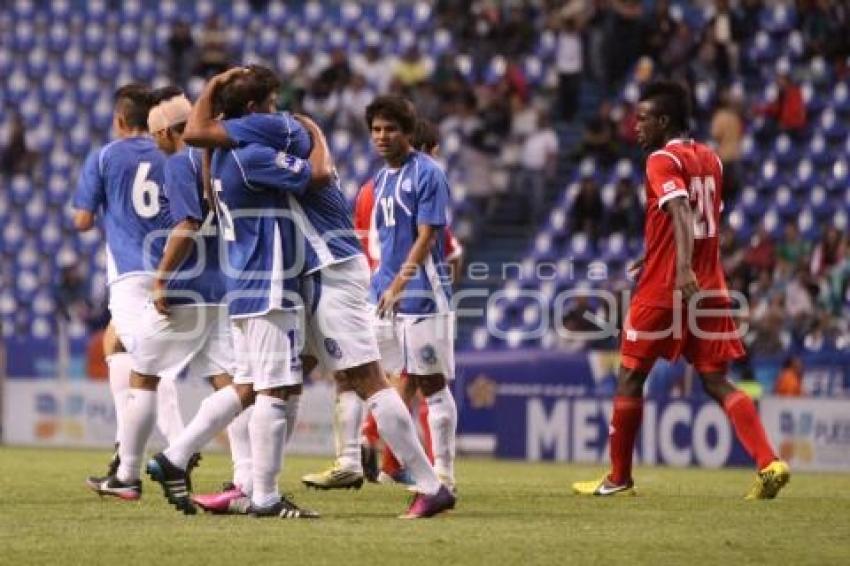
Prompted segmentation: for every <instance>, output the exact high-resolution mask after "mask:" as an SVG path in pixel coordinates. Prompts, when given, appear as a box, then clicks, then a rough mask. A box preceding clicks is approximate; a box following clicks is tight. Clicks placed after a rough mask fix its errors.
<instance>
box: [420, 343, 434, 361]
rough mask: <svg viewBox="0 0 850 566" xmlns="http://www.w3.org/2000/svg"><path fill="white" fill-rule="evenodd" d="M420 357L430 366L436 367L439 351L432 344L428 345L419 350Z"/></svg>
mask: <svg viewBox="0 0 850 566" xmlns="http://www.w3.org/2000/svg"><path fill="white" fill-rule="evenodd" d="M419 357H421V358H422V361H423V362H425V363H426V364H428V365H434V364H436V363H437V350H436V349H435V348H434V346H432V345H431V344H427V345H425V346H422V349H421V350H419Z"/></svg>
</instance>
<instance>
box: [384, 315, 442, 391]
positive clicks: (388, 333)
mask: <svg viewBox="0 0 850 566" xmlns="http://www.w3.org/2000/svg"><path fill="white" fill-rule="evenodd" d="M374 320H375V322H374V324H375V333H376V334H377V336H378V347H379V349H380V352H381V362H382V363H383V366H384V369H385V370H387V371H388V372H390V373H394V374H399V373H401V372H402V371H406V372H407V373H408V374H412V375H432V374H438V373H439V374H442V375H443V376H444V377H445V378H446V379H449V380H451V379H454V376H455V348H454V337H455V318H454V313H445V314H429V315H421V316H420V315H409V314H399V315H395V316H394V317H393V318H392V319H379V318H375V319H374Z"/></svg>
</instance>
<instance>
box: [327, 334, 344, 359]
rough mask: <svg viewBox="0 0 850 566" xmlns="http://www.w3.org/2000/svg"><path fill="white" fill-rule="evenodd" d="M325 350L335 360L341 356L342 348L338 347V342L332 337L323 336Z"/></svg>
mask: <svg viewBox="0 0 850 566" xmlns="http://www.w3.org/2000/svg"><path fill="white" fill-rule="evenodd" d="M325 350H327V352H328V355H329V356H331V357H332V358H334V359H335V360H339V359H341V358H342V348H340V347H339V342H337V341H336V340H334V339H333V338H325Z"/></svg>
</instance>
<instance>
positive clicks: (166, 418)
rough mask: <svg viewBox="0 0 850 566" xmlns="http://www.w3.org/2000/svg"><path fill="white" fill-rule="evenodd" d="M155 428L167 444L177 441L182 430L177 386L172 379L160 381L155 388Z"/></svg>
mask: <svg viewBox="0 0 850 566" xmlns="http://www.w3.org/2000/svg"><path fill="white" fill-rule="evenodd" d="M156 427H157V428H158V429H159V432H161V433H162V436H164V437H165V440H167V441H168V444H171V443H172V442H174V441H175V440H176V439H177V435H179V434H180V433H181V432H182V431H183V428H184V424H183V415H182V414H181V413H180V401H179V400H178V399H177V386H176V385H175V384H174V380H173V379H160V380H159V387H158V388H157V405H156Z"/></svg>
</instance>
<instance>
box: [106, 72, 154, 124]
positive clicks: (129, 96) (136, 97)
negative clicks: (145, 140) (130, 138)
mask: <svg viewBox="0 0 850 566" xmlns="http://www.w3.org/2000/svg"><path fill="white" fill-rule="evenodd" d="M152 107H153V94H152V93H151V89H150V88H148V87H147V86H145V85H143V84H140V83H129V84H126V85H124V86H122V87H120V88H119V89H118V90H116V91H115V113H116V114H120V115H121V116H123V118H124V121H125V122H127V125H128V126H130V127H131V128H140V129H142V130H147V129H148V112H150V110H151V108H152Z"/></svg>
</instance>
